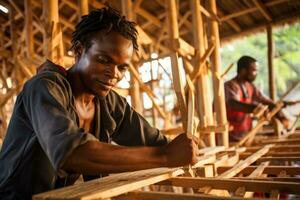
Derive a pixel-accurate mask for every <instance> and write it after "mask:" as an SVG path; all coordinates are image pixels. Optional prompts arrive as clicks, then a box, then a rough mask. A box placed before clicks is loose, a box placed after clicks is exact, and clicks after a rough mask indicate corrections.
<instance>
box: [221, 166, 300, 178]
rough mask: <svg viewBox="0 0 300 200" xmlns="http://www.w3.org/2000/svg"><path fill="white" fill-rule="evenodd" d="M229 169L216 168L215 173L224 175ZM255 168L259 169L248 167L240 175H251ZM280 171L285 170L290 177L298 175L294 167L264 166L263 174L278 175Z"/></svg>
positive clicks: (297, 168) (297, 169)
mask: <svg viewBox="0 0 300 200" xmlns="http://www.w3.org/2000/svg"><path fill="white" fill-rule="evenodd" d="M231 168H232V167H225V166H221V167H218V169H217V173H224V172H226V171H228V170H230V169H231ZM257 168H259V166H257V165H256V166H248V167H246V168H244V169H243V170H242V171H240V173H241V174H243V175H244V176H246V175H249V174H251V173H253V172H254V171H255V170H256V169H257ZM282 170H285V171H286V173H287V174H288V175H290V176H295V175H299V174H300V167H296V166H266V167H265V168H264V171H263V173H265V174H268V175H278V174H279V173H280V172H281V171H282ZM244 178H245V177H244Z"/></svg>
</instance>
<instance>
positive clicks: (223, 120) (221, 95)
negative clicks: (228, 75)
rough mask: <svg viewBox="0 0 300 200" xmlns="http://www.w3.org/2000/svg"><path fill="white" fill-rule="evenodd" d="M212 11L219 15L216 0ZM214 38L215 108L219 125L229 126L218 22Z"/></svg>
mask: <svg viewBox="0 0 300 200" xmlns="http://www.w3.org/2000/svg"><path fill="white" fill-rule="evenodd" d="M209 8H210V10H211V11H212V12H213V13H214V14H215V15H217V4H216V0H209ZM210 27H211V33H212V37H213V38H214V40H215V50H214V52H213V54H212V59H211V60H212V68H211V70H212V79H213V89H214V90H213V91H214V108H215V112H216V113H217V120H216V121H217V125H219V126H221V125H227V124H228V122H227V115H226V106H225V92H224V81H223V79H222V78H221V54H220V35H219V25H218V23H217V22H216V21H211V22H210ZM222 143H223V146H226V147H228V146H229V135H228V130H227V131H224V132H222Z"/></svg>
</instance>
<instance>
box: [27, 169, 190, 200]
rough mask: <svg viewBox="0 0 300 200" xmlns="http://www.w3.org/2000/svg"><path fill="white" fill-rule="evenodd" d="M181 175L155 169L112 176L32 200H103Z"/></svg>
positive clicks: (41, 195) (169, 170) (46, 193)
mask: <svg viewBox="0 0 300 200" xmlns="http://www.w3.org/2000/svg"><path fill="white" fill-rule="evenodd" d="M183 173H184V171H183V170H182V169H179V168H175V169H174V168H173V169H170V168H155V169H149V170H141V171H135V172H126V173H120V174H114V175H111V176H108V177H105V178H100V179H96V180H92V181H88V182H85V183H83V184H76V185H73V186H69V187H64V188H61V189H56V190H52V191H49V192H44V193H41V194H37V195H34V196H33V200H46V199H47V200H63V199H64V200H67V199H70V200H71V199H105V198H110V197H114V196H117V195H120V194H124V193H126V192H130V191H133V190H136V189H139V188H142V187H144V186H148V185H150V184H154V183H157V182H160V181H163V180H166V179H169V178H172V177H176V176H178V175H181V174H183Z"/></svg>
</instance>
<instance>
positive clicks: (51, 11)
mask: <svg viewBox="0 0 300 200" xmlns="http://www.w3.org/2000/svg"><path fill="white" fill-rule="evenodd" d="M43 12H44V13H43V15H44V18H45V36H44V37H45V38H44V40H45V42H46V44H45V55H46V58H48V59H49V60H51V61H52V62H55V63H56V64H59V65H61V66H64V60H63V58H64V48H63V40H62V30H61V26H60V23H59V11H58V0H43Z"/></svg>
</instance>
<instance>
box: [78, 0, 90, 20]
mask: <svg viewBox="0 0 300 200" xmlns="http://www.w3.org/2000/svg"><path fill="white" fill-rule="evenodd" d="M78 4H79V10H80V16H79V20H80V19H81V16H83V15H87V14H89V0H78Z"/></svg>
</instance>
